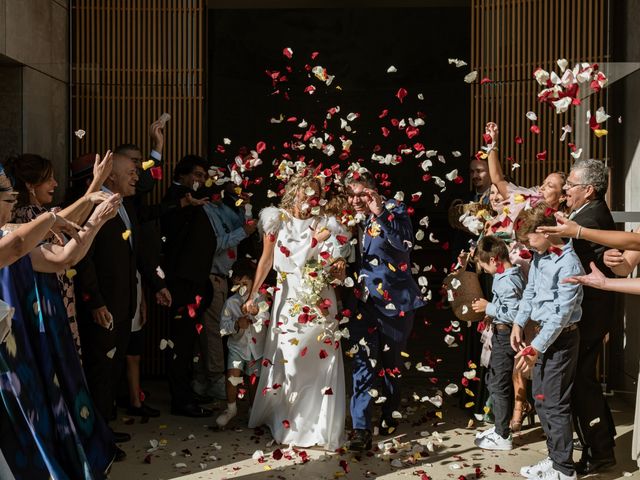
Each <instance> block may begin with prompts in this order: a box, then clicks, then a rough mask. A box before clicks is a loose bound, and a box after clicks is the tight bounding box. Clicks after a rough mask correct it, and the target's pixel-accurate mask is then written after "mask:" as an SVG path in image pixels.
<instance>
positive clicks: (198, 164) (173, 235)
mask: <svg viewBox="0 0 640 480" xmlns="http://www.w3.org/2000/svg"><path fill="white" fill-rule="evenodd" d="M206 178H207V163H206V160H205V159H204V158H202V157H198V156H197V155H186V156H184V157H183V158H182V159H181V160H180V161H179V162H178V164H177V165H176V166H175V168H174V171H173V182H171V185H169V188H168V189H167V192H166V193H165V195H164V198H163V199H162V204H164V205H172V204H173V205H180V206H181V207H182V208H174V209H171V210H167V211H164V212H163V213H162V218H161V221H160V225H161V231H162V237H163V239H164V248H163V251H164V254H165V259H166V261H167V264H166V266H167V268H166V270H167V272H166V273H167V274H168V273H169V271H170V270H171V268H172V267H173V266H174V265H175V263H174V262H173V261H171V260H172V256H173V255H174V253H175V252H176V251H177V249H178V246H179V245H181V244H182V242H183V241H184V235H185V232H186V226H187V224H188V223H189V221H190V219H191V217H192V216H193V214H194V212H195V211H196V210H198V209H199V208H198V207H200V206H202V205H203V204H204V203H205V202H204V201H202V200H199V199H196V198H194V197H196V196H197V192H198V191H199V190H200V191H202V190H204V183H205V180H206Z"/></svg>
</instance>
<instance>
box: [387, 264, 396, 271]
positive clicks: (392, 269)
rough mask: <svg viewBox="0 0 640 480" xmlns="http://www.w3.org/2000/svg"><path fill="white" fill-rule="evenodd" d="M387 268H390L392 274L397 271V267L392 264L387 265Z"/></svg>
mask: <svg viewBox="0 0 640 480" xmlns="http://www.w3.org/2000/svg"><path fill="white" fill-rule="evenodd" d="M387 267H389V270H391V271H392V272H395V271H396V267H394V266H393V265H391V264H390V263H387Z"/></svg>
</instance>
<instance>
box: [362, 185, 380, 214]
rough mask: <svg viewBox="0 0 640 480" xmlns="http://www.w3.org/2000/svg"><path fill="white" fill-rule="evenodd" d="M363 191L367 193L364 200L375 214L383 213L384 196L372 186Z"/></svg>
mask: <svg viewBox="0 0 640 480" xmlns="http://www.w3.org/2000/svg"><path fill="white" fill-rule="evenodd" d="M363 192H364V193H365V194H366V195H365V196H364V201H365V202H366V204H367V207H369V210H370V211H371V213H373V214H374V215H380V214H381V213H382V197H381V196H380V194H379V193H378V192H377V191H376V190H373V189H371V188H365V189H364V190H363Z"/></svg>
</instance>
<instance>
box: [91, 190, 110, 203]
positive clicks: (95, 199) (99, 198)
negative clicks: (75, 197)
mask: <svg viewBox="0 0 640 480" xmlns="http://www.w3.org/2000/svg"><path fill="white" fill-rule="evenodd" d="M110 197H111V195H109V194H108V193H107V192H103V191H102V190H100V191H98V192H91V193H87V194H86V195H85V198H86V199H87V200H88V201H90V202H91V203H92V204H93V205H98V204H99V203H102V202H104V201H107V200H109V198H110Z"/></svg>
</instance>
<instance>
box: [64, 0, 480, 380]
mask: <svg viewBox="0 0 640 480" xmlns="http://www.w3.org/2000/svg"><path fill="white" fill-rule="evenodd" d="M71 5H72V22H73V32H74V34H73V35H74V36H73V41H74V48H73V50H72V54H73V58H72V75H73V90H72V99H71V101H72V107H71V112H72V115H73V118H72V125H73V127H74V129H77V128H83V129H84V130H86V132H87V135H86V136H85V137H84V139H83V140H82V141H80V140H77V139H74V141H73V142H72V146H73V151H72V155H73V156H74V157H76V156H78V155H81V154H83V153H86V152H90V151H96V152H98V151H99V152H103V151H105V150H106V149H107V148H113V147H115V146H116V143H123V142H134V143H137V144H139V145H140V147H141V148H142V150H143V154H146V152H148V150H149V149H150V147H151V145H150V141H149V138H148V134H147V131H148V126H149V125H150V123H151V122H152V121H153V120H154V119H155V118H157V117H158V116H159V115H160V114H161V113H162V112H165V111H166V112H168V113H170V114H171V116H172V120H171V122H169V124H167V128H166V130H165V149H164V154H163V156H164V166H163V170H164V177H163V180H162V181H161V182H159V186H158V188H156V190H155V192H154V193H153V195H152V198H151V199H150V201H151V202H158V201H159V200H160V199H161V198H162V196H163V194H164V191H165V189H166V187H167V186H168V185H169V183H170V177H171V172H172V170H173V168H174V166H175V164H176V162H177V161H178V160H179V159H180V158H181V157H182V155H184V154H185V153H187V152H191V153H196V154H200V155H205V153H206V152H205V151H204V150H203V148H204V144H203V127H204V123H205V122H204V118H203V114H204V105H203V103H204V96H203V91H204V85H203V81H204V68H205V62H204V54H203V50H204V48H203V45H204V42H205V41H206V39H205V38H203V36H204V35H205V30H204V29H203V28H202V26H203V25H204V21H205V16H206V6H205V1H204V0H193V1H184V0H148V1H144V2H137V1H136V2H132V1H129V0H112V1H110V2H103V1H99V0H74V1H72V4H71ZM472 110H474V111H475V110H478V109H477V108H473V106H472ZM149 305H150V315H151V316H152V317H156V318H152V322H154V323H155V324H156V325H158V327H157V328H150V330H149V332H148V334H147V337H148V338H147V353H148V355H147V358H146V368H145V370H146V371H147V373H152V374H160V373H162V371H163V366H162V365H163V362H162V358H161V356H160V352H159V350H158V348H157V345H158V343H159V341H160V338H166V324H167V322H166V318H164V315H166V313H165V312H163V311H161V310H160V309H158V308H156V307H154V306H153V303H149ZM158 317H159V318H158Z"/></svg>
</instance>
